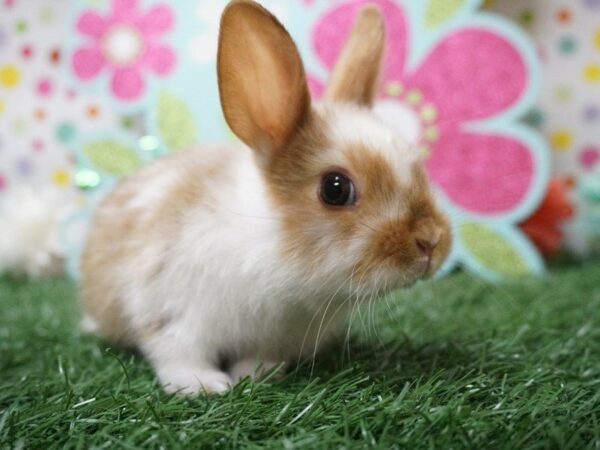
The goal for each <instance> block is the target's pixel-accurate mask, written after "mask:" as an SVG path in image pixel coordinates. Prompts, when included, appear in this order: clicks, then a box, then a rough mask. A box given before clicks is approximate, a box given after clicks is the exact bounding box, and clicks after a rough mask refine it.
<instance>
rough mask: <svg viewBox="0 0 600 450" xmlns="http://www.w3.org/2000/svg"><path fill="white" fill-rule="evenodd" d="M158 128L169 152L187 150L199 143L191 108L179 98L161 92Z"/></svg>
mask: <svg viewBox="0 0 600 450" xmlns="http://www.w3.org/2000/svg"><path fill="white" fill-rule="evenodd" d="M157 120H158V128H159V130H160V132H161V135H162V138H163V140H164V142H165V144H166V146H167V148H168V150H169V151H180V150H185V149H187V148H188V147H190V146H192V145H194V144H195V143H196V142H197V141H198V135H197V132H196V122H195V120H194V115H193V114H192V112H191V110H190V108H189V107H188V106H187V105H186V104H185V102H184V101H183V100H181V99H180V98H179V97H177V96H175V95H173V94H171V93H169V92H161V94H160V96H159V98H158V111H157Z"/></svg>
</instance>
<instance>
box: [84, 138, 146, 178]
mask: <svg viewBox="0 0 600 450" xmlns="http://www.w3.org/2000/svg"><path fill="white" fill-rule="evenodd" d="M83 153H84V155H85V156H87V157H88V159H89V160H90V162H91V163H92V164H93V165H94V166H95V167H96V168H98V169H101V170H103V171H104V172H107V173H109V174H111V175H115V176H123V175H128V174H130V173H131V172H133V171H135V170H136V169H137V168H138V167H140V166H141V165H142V162H141V160H140V158H139V157H138V155H137V154H136V152H135V151H134V150H132V149H131V148H130V147H128V146H127V145H125V144H122V143H120V142H117V141H114V140H110V139H105V140H100V141H94V142H89V143H87V144H85V145H84V146H83Z"/></svg>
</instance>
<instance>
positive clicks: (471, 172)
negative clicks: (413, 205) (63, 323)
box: [0, 0, 594, 279]
mask: <svg viewBox="0 0 600 450" xmlns="http://www.w3.org/2000/svg"><path fill="white" fill-rule="evenodd" d="M226 3H227V2H226V1H225V0H216V1H215V0H210V1H209V0H194V1H191V0H174V1H169V2H167V1H164V0H163V1H160V0H78V1H75V0H57V1H55V2H48V1H46V0H0V10H1V14H0V57H1V59H0V164H1V166H0V198H1V196H2V195H5V196H6V195H9V194H10V192H11V188H12V187H14V186H18V185H20V184H27V185H32V186H37V187H40V188H43V187H46V186H54V187H56V188H57V189H60V190H62V192H63V193H64V197H65V199H68V201H70V202H72V204H73V208H72V212H71V213H70V214H69V215H68V217H67V220H66V221H65V223H64V224H63V226H62V230H61V238H62V242H63V245H64V246H65V248H66V249H67V251H68V254H69V265H70V269H71V271H72V273H73V274H76V267H77V257H78V253H79V251H80V249H81V246H82V242H83V239H84V236H85V230H86V225H87V223H88V222H89V217H90V214H91V213H92V212H93V209H94V205H95V204H96V202H97V201H98V200H99V199H100V198H101V197H102V196H103V195H104V194H105V193H106V192H107V190H108V189H110V188H111V186H113V185H114V183H115V182H116V181H117V180H118V179H119V178H120V177H122V176H124V175H127V174H128V173H130V172H132V171H133V170H135V169H136V168H137V167H139V166H140V165H142V164H145V163H147V162H148V161H151V160H152V159H154V158H156V157H158V156H160V155H162V154H165V153H168V152H173V151H181V150H185V149H186V148H189V147H190V146H193V145H194V144H197V143H200V142H207V141H225V140H233V139H235V138H234V137H233V136H232V135H231V133H230V131H229V130H228V128H227V126H226V124H225V122H224V120H223V118H222V115H221V112H220V106H219V101H218V91H217V80H216V71H215V68H214V66H215V58H216V46H217V31H218V21H219V15H220V12H221V10H222V9H223V7H224V6H225V4H226ZM261 3H263V4H264V5H265V6H266V7H267V8H269V9H271V10H272V11H273V12H274V13H275V14H276V15H277V16H278V17H279V18H280V19H281V20H282V21H283V22H284V23H285V24H286V26H287V27H288V29H289V30H290V33H291V34H292V35H293V37H294V38H295V39H296V41H297V42H298V44H299V47H300V51H301V53H302V55H303V57H304V58H305V62H306V65H307V72H308V73H309V80H310V88H311V91H312V93H313V96H314V97H315V98H318V97H319V96H320V95H321V93H322V90H323V85H324V83H325V82H326V81H327V79H328V73H329V71H330V69H331V68H332V65H333V64H334V62H335V60H336V57H337V55H338V53H339V51H340V48H341V46H342V44H343V42H344V39H345V37H346V36H347V33H348V31H349V28H350V26H351V24H352V20H353V18H354V16H355V14H356V11H357V10H358V9H359V8H360V7H361V6H362V5H363V4H365V3H376V4H377V5H378V6H379V7H380V8H381V9H382V10H383V11H384V14H385V19H386V27H387V32H388V35H389V37H390V39H389V43H388V51H387V58H386V61H385V65H384V76H383V83H382V91H381V97H380V100H379V102H378V104H377V107H376V110H377V113H378V114H379V115H380V116H381V117H382V119H383V120H385V121H386V122H388V123H389V125H390V126H392V127H394V128H396V129H397V130H398V131H399V132H400V133H401V134H403V135H404V136H405V137H406V139H408V140H409V141H411V142H412V143H413V144H414V146H415V148H416V149H417V150H418V151H420V152H422V154H423V155H424V156H425V157H426V158H427V168H428V170H429V173H430V175H431V177H432V180H433V182H434V184H435V186H436V187H437V191H438V193H439V197H440V199H441V201H442V203H443V204H444V206H445V207H446V210H447V211H448V213H449V215H450V217H451V218H452V222H453V226H454V231H455V236H456V244H455V246H454V250H453V254H452V256H451V258H450V261H449V263H448V265H447V267H446V269H447V270H450V269H451V268H452V267H454V266H456V265H458V264H460V265H462V266H464V267H466V268H467V269H469V270H470V271H472V272H474V273H477V274H479V275H481V276H484V277H487V278H490V279H499V278H501V277H503V276H509V275H519V274H523V273H528V272H540V271H542V270H543V263H542V260H541V257H540V256H539V254H538V252H537V251H536V249H535V247H534V246H533V245H532V244H531V242H530V241H529V240H528V239H527V238H526V237H525V236H524V235H523V233H522V231H521V230H520V229H519V228H518V226H517V225H518V224H519V223H520V222H521V221H523V220H525V219H526V218H527V217H529V216H530V215H531V214H532V212H533V211H534V210H535V209H536V208H537V207H538V205H539V204H540V202H541V200H542V198H543V196H544V194H545V192H546V189H547V185H548V180H549V176H550V161H549V153H548V151H547V148H546V144H545V141H544V140H543V139H541V137H540V136H539V135H538V134H537V133H536V132H535V131H533V129H532V127H531V126H530V125H527V124H525V123H523V120H522V118H523V117H527V119H528V121H529V122H530V123H531V117H532V113H531V112H530V111H531V110H532V107H533V106H534V102H535V100H536V94H537V92H538V91H539V88H540V67H539V64H538V60H539V59H538V53H537V52H536V50H535V48H534V46H533V45H532V44H531V41H530V39H528V38H527V37H526V35H525V34H524V33H523V32H522V31H521V30H520V29H519V28H518V27H517V26H514V25H513V24H511V23H509V22H508V21H507V20H505V19H501V18H500V17H498V16H496V15H493V14H490V13H487V12H481V11H480V8H481V6H482V5H481V2H480V1H478V0H451V1H449V0H427V1H421V2H415V1H409V0H405V1H404V0H371V1H370V2H367V1H366V0H289V1H281V0H264V1H262V2H261ZM500 3H501V2H500ZM534 111H535V110H534ZM528 112H529V114H527V113H528ZM533 125H534V126H535V123H534V124H533ZM592 150H593V149H592ZM588 153H589V155H590V156H586V157H585V159H586V161H587V160H589V161H591V160H592V159H594V156H593V154H592V153H593V152H588ZM588 165H590V166H593V163H591V162H590V163H589V164H588ZM588 165H586V168H587V167H588Z"/></svg>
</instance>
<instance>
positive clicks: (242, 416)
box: [0, 264, 600, 450]
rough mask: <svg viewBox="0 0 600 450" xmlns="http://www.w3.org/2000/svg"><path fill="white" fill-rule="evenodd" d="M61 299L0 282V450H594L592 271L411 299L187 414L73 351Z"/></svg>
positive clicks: (455, 287) (596, 295) (141, 367)
mask: <svg viewBox="0 0 600 450" xmlns="http://www.w3.org/2000/svg"><path fill="white" fill-rule="evenodd" d="M75 295H76V294H75V288H74V286H73V285H72V284H70V283H69V282H67V281H54V282H44V283H14V282H9V281H7V280H4V281H0V448H4V447H7V448H11V447H14V448H43V449H51V448H81V449H83V448H86V449H87V448H145V449H146V448H148V449H152V448H157V449H158V448H165V449H173V448H213V447H218V448H244V447H250V448H259V447H260V448H310V449H313V448H314V449H316V448H409V449H419V448H441V449H458V448H507V449H521V450H523V449H549V448H561V449H569V448H572V449H586V448H590V449H592V448H595V449H598V448H600V264H593V265H588V266H586V267H581V268H572V269H561V270H560V271H559V272H554V273H552V274H551V275H549V276H548V277H546V278H544V279H541V280H540V279H526V280H522V281H518V282H514V283H511V284H508V285H500V286H494V285H489V284H486V283H483V282H481V281H478V280H474V279H472V278H471V277H469V276H468V275H466V274H458V275H454V276H452V277H450V278H447V279H445V280H441V281H438V282H435V283H430V284H423V285H420V286H417V287H416V288H414V289H411V290H409V291H404V292H400V293H397V294H395V295H394V296H393V297H392V298H389V299H387V301H382V302H380V304H379V307H378V308H377V310H376V311H375V310H372V311H371V313H370V314H367V313H363V314H362V316H360V317H358V316H357V317H356V320H355V326H354V331H353V333H352V336H353V337H352V338H351V339H350V344H349V346H348V348H347V347H345V346H344V345H343V343H340V346H339V347H337V348H336V349H335V350H334V351H332V352H331V353H329V354H327V355H324V356H321V357H319V358H318V360H317V361H315V364H314V367H313V364H311V363H310V362H309V363H306V364H304V365H303V366H301V367H300V368H298V369H297V370H295V371H293V372H291V373H290V374H288V375H286V376H285V378H284V379H283V380H281V381H274V380H267V381H263V382H259V383H253V382H250V381H245V382H243V383H242V384H241V385H238V386H237V387H236V388H235V389H234V390H233V391H231V392H230V393H228V394H226V395H224V396H222V397H200V398H197V399H192V400H189V399H180V398H177V397H171V396H167V395H165V394H163V393H162V392H161V391H160V389H159V387H158V386H157V383H156V381H155V379H154V377H153V375H152V373H151V371H150V369H149V368H148V365H147V364H146V363H145V362H144V361H143V360H142V359H141V358H139V357H137V356H135V355H132V354H129V353H127V352H124V351H121V350H118V349H112V350H109V349H107V348H106V344H104V343H102V342H99V341H97V340H96V339H94V338H91V337H88V336H81V335H80V333H79V332H78V331H76V322H77V311H76V308H75ZM343 348H345V349H346V350H345V351H343V350H342V349H343Z"/></svg>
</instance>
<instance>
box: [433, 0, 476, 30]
mask: <svg viewBox="0 0 600 450" xmlns="http://www.w3.org/2000/svg"><path fill="white" fill-rule="evenodd" d="M465 2H466V1H465V0H429V6H428V7H427V12H426V13H425V25H426V26H427V27H428V28H435V27H437V26H439V25H441V24H443V23H444V22H446V21H447V20H448V19H450V18H451V17H452V16H453V15H454V14H456V12H457V11H458V9H459V8H460V7H461V6H463V5H464V4H465Z"/></svg>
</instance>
